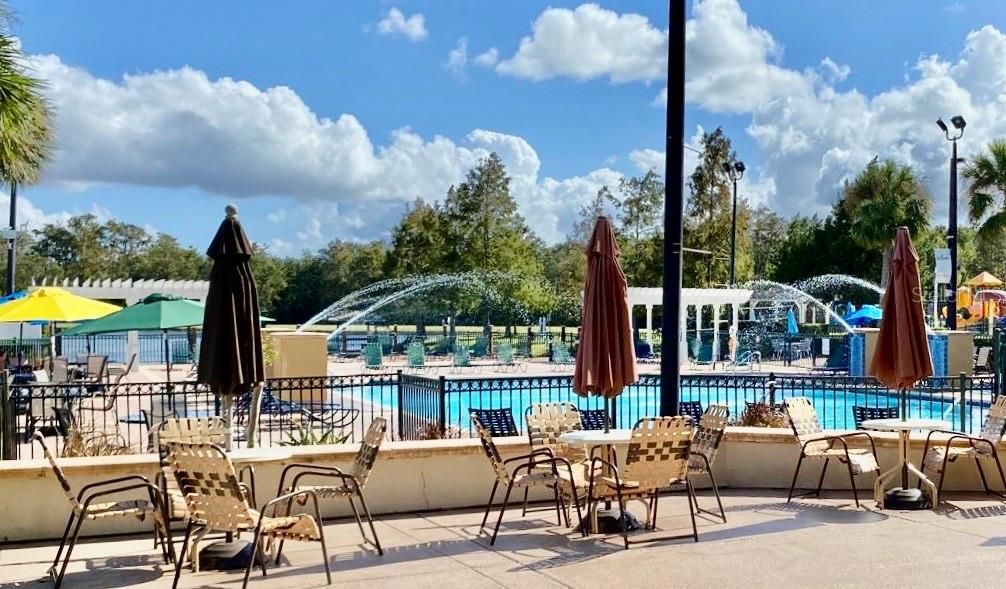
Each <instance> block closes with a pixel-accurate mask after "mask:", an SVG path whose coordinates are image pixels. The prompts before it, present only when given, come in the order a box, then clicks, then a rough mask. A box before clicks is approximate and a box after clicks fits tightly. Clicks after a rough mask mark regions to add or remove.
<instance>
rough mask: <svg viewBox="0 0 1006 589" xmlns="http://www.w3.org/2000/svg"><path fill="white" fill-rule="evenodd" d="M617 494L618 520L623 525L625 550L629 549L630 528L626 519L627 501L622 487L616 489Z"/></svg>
mask: <svg viewBox="0 0 1006 589" xmlns="http://www.w3.org/2000/svg"><path fill="white" fill-rule="evenodd" d="M615 493H616V494H617V495H618V509H619V514H618V519H620V520H621V524H622V540H623V541H624V542H625V549H626V550H628V549H629V526H628V525H627V523H628V522H626V519H625V499H623V498H622V489H621V488H620V487H615Z"/></svg>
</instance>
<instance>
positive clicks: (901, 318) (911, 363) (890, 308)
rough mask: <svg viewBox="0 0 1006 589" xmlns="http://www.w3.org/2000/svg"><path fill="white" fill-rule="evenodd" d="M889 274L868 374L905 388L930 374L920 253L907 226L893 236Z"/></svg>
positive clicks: (930, 361) (901, 388)
mask: <svg viewBox="0 0 1006 589" xmlns="http://www.w3.org/2000/svg"><path fill="white" fill-rule="evenodd" d="M889 276H890V277H889V279H888V281H887V290H886V291H885V292H884V298H883V300H882V301H881V306H882V307H883V316H884V319H883V321H881V322H880V333H879V334H878V335H877V345H876V349H875V351H874V353H873V360H872V361H871V362H870V374H871V375H873V376H875V377H877V379H878V380H880V381H881V382H883V383H884V384H886V385H887V386H888V387H890V388H892V389H900V390H902V391H904V390H905V389H908V388H909V387H911V386H912V385H914V384H915V383H916V382H918V381H920V380H922V379H923V378H926V377H928V376H932V374H933V361H932V357H931V356H930V353H929V338H928V336H927V335H926V316H925V313H924V312H923V309H922V298H921V297H920V296H919V293H921V292H922V288H921V285H920V281H919V255H918V254H917V253H916V252H915V246H914V245H912V238H911V236H910V235H909V233H908V228H907V227H898V233H897V235H895V238H894V248H893V251H892V253H891V270H890V275H889Z"/></svg>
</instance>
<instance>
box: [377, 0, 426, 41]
mask: <svg viewBox="0 0 1006 589" xmlns="http://www.w3.org/2000/svg"><path fill="white" fill-rule="evenodd" d="M377 32H378V33H380V34H382V35H401V36H402V37H405V38H406V39H409V40H410V41H422V40H423V39H426V37H427V35H428V34H429V33H428V31H427V30H426V17H425V16H423V15H422V13H419V12H417V13H416V14H413V15H412V16H409V17H407V18H406V16H405V15H404V14H402V11H401V10H399V9H397V8H395V7H394V6H392V7H391V8H389V9H388V12H386V13H385V14H384V18H382V19H381V20H380V21H378V23H377Z"/></svg>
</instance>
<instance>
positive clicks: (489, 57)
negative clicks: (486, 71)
mask: <svg viewBox="0 0 1006 589" xmlns="http://www.w3.org/2000/svg"><path fill="white" fill-rule="evenodd" d="M499 58H500V52H499V50H497V49H496V48H495V47H490V48H489V49H487V50H485V51H483V52H482V53H479V54H478V55H476V56H475V59H473V60H472V62H474V63H475V65H477V66H479V67H492V66H494V65H496V62H497V61H499Z"/></svg>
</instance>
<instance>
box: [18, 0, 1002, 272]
mask: <svg viewBox="0 0 1006 589" xmlns="http://www.w3.org/2000/svg"><path fill="white" fill-rule="evenodd" d="M662 4H663V3H661V2H655V1H652V0H626V1H617V2H616V1H607V2H602V3H577V2H562V1H558V0H551V1H547V2H539V1H536V0H523V1H521V2H507V3H500V2H488V1H481V0H480V1H472V0H425V1H423V0H394V1H391V0H387V1H386V0H374V1H364V0H359V1H353V2H327V1H322V0H315V1H307V0H305V1H302V2H293V3H284V4H282V9H280V5H279V4H277V3H276V2H274V1H271V2H265V1H259V0H242V1H238V0H221V1H217V2H200V1H196V0H176V1H175V2H170V3H149V2H144V3H139V2H127V1H125V0H119V1H112V0H96V1H93V2H87V3H84V2H79V1H77V0H47V1H46V2H32V1H28V0H13V1H12V8H13V10H14V12H15V14H16V17H17V22H16V23H15V25H14V28H13V34H15V35H17V36H18V38H19V39H20V40H21V43H22V47H23V50H24V52H25V54H26V55H27V64H26V65H27V66H28V67H29V68H30V69H31V71H32V72H34V73H35V74H36V75H38V76H39V77H42V78H44V79H45V80H46V81H47V84H48V88H47V89H46V94H47V96H48V98H49V100H50V102H51V103H52V105H53V106H54V110H55V128H56V141H57V148H56V152H55V154H54V157H53V160H52V162H51V164H50V166H49V167H48V169H47V171H46V173H45V176H44V178H43V180H42V182H41V183H40V184H38V185H37V186H32V187H27V188H26V189H24V190H23V191H22V192H21V194H22V196H23V200H22V201H20V202H19V209H20V214H21V221H22V223H23V224H24V225H26V226H27V227H29V228H32V227H38V226H40V225H41V224H44V223H49V222H52V223H59V222H61V221H63V220H65V219H66V218H67V217H68V216H69V215H72V214H80V213H93V214H95V215H97V216H98V217H99V218H101V219H107V218H117V219H120V220H123V221H126V222H130V223H134V224H137V225H141V226H144V227H146V228H147V229H148V230H150V231H152V232H157V231H160V232H165V233H170V234H172V235H175V236H177V237H178V238H179V239H180V240H181V241H182V242H183V243H184V244H187V245H192V246H195V247H198V248H200V249H202V248H204V247H205V246H206V244H208V243H209V240H210V239H211V237H212V235H213V232H214V231H215V228H216V226H217V224H218V223H219V222H220V219H221V218H222V217H223V209H224V206H225V205H226V204H227V203H235V204H236V205H237V207H238V209H239V211H240V216H241V219H242V222H243V224H244V225H245V229H246V231H247V232H248V234H249V236H250V238H251V239H252V240H254V241H256V242H259V243H262V244H264V245H266V246H267V247H268V248H269V249H270V251H272V252H273V253H275V254H278V255H297V254H299V253H301V252H302V251H305V250H313V249H317V248H320V247H322V246H324V245H325V244H326V243H328V242H329V241H331V240H333V239H342V240H350V241H364V240H372V239H388V236H389V232H390V230H391V229H392V228H393V227H394V225H395V223H396V222H397V221H398V219H399V218H400V216H401V214H402V212H403V211H404V210H405V208H406V207H407V206H408V203H410V202H412V201H414V200H416V199H423V200H425V201H428V202H435V201H437V200H440V199H442V198H443V196H444V194H445V193H446V190H447V188H448V187H449V186H450V185H451V184H452V183H457V182H459V181H460V180H462V179H463V177H464V174H465V172H466V171H467V170H468V169H469V168H471V167H472V166H473V165H474V164H475V163H476V162H477V161H478V160H479V159H480V158H483V157H485V156H486V155H487V154H488V153H490V152H492V151H495V152H497V153H499V154H500V156H501V157H502V159H503V161H504V163H505V164H506V165H507V168H508V171H509V172H510V174H511V177H512V193H513V194H514V196H515V198H516V199H517V202H518V204H519V207H520V211H521V213H522V214H523V215H524V216H525V218H526V219H527V221H528V223H529V225H530V226H531V228H532V229H533V230H534V231H535V232H536V233H537V234H538V235H539V236H540V237H542V238H543V239H544V240H545V241H546V242H548V243H555V242H558V241H561V240H562V239H563V238H564V236H565V235H566V233H567V232H568V231H569V230H570V228H571V226H572V223H573V220H574V219H575V217H576V214H577V211H578V210H579V208H580V207H581V206H582V205H583V204H584V203H586V202H587V201H588V200H589V199H590V198H591V197H592V196H593V195H594V194H595V193H596V191H597V190H598V189H599V188H600V187H601V186H604V185H608V186H610V187H612V188H614V187H616V186H617V184H618V182H619V179H621V178H623V177H625V176H627V175H639V174H642V173H644V172H645V171H647V170H648V169H656V170H657V171H658V172H660V173H662V171H663V158H664V154H663V148H664V140H663V137H664V124H665V123H664V121H665V112H664V100H665V99H664V96H665V94H664V93H665V87H666V53H667V50H666V47H667V45H666V43H667V33H666V31H667V25H668V21H667V10H666V6H663V5H662ZM1004 31H1006V3H1002V2H1001V1H999V0H957V1H954V0H927V1H925V2H919V1H918V0H885V1H884V2H877V1H875V0H872V1H866V0H846V1H843V2H806V0H758V1H757V2H755V1H751V0H746V1H738V0H701V1H700V0H694V1H691V2H689V21H688V23H687V35H688V39H687V42H688V50H687V53H686V62H687V66H686V67H687V73H686V77H687V85H686V94H687V100H688V107H687V110H686V135H687V136H688V137H690V138H691V139H690V142H691V143H693V144H694V143H696V142H697V138H698V137H699V136H701V133H702V132H703V131H711V130H712V129H714V128H716V127H718V126H722V127H723V129H724V130H725V131H726V133H727V135H728V136H729V137H730V138H731V139H732V140H733V144H734V147H735V149H736V151H737V155H738V158H739V159H741V160H743V161H744V162H745V164H746V166H747V170H748V171H747V173H746V174H745V177H744V178H743V179H742V180H741V183H740V187H739V191H740V194H741V195H742V196H743V197H745V198H747V199H748V200H749V201H750V202H752V203H753V204H755V205H764V206H768V207H770V208H772V209H774V210H776V211H778V212H780V213H782V214H783V215H786V216H790V215H794V214H806V215H810V214H825V213H827V211H828V210H829V208H830V206H831V204H832V203H833V202H834V201H835V199H836V197H837V194H838V192H839V190H840V188H841V186H842V182H843V181H845V180H846V179H848V178H851V177H852V176H854V175H855V174H856V172H858V171H859V170H861V169H862V167H863V166H864V165H866V164H867V163H868V162H869V161H870V160H871V159H873V158H874V157H875V156H880V157H882V158H892V159H895V160H897V161H899V162H902V163H905V164H908V165H911V166H912V167H913V168H914V169H915V170H916V171H917V172H918V173H919V175H920V177H922V178H923V180H924V182H925V183H926V185H927V186H928V187H929V188H930V190H931V191H932V193H933V194H934V195H936V198H935V215H936V219H935V220H936V221H937V222H945V220H946V210H947V197H946V196H945V195H946V194H947V189H946V186H947V182H948V171H947V161H948V158H949V146H948V144H947V142H946V140H945V138H944V137H943V135H942V134H941V132H940V131H939V129H938V128H937V127H936V125H935V120H936V119H937V118H938V117H941V116H942V117H943V118H944V119H947V120H949V117H951V116H953V115H956V114H961V115H963V116H964V117H965V118H966V119H967V121H968V127H967V129H966V132H965V135H964V138H963V139H962V141H961V143H960V149H961V151H962V154H964V155H967V154H970V153H972V152H974V151H976V150H978V149H980V148H981V147H982V146H983V145H984V144H986V143H987V142H988V141H989V140H991V139H993V138H996V137H999V136H1006V108H1004V106H1006V34H1004ZM695 157H696V156H695V155H694V154H693V153H691V152H687V151H686V156H685V160H686V161H685V165H686V173H687V172H690V171H691V169H692V168H693V167H694V165H695ZM0 206H3V207H4V208H6V206H7V205H6V202H5V199H0Z"/></svg>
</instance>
